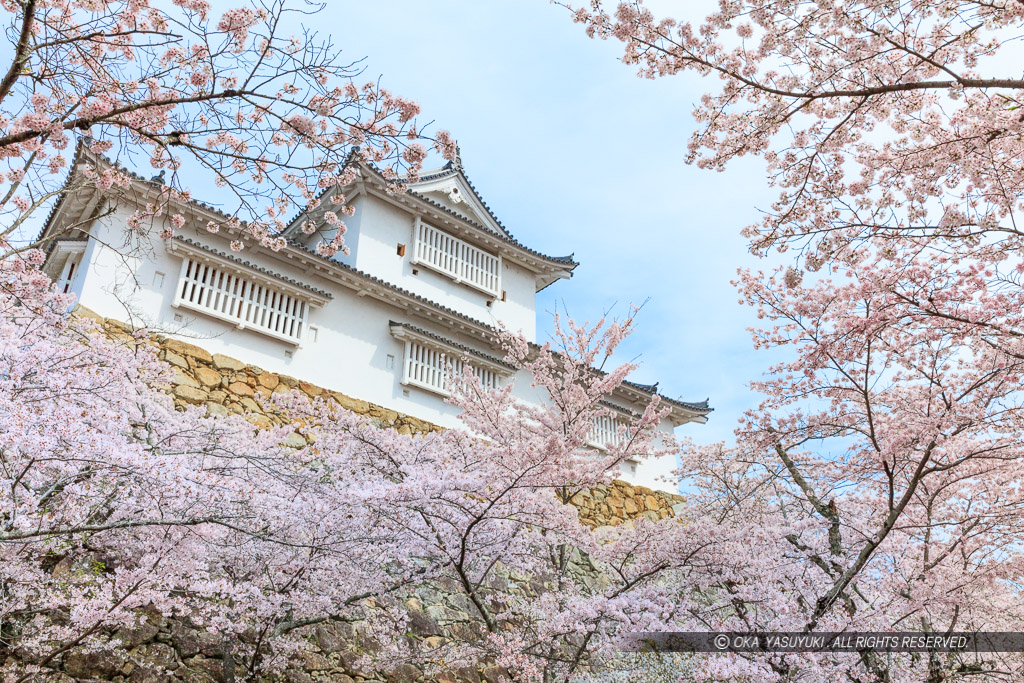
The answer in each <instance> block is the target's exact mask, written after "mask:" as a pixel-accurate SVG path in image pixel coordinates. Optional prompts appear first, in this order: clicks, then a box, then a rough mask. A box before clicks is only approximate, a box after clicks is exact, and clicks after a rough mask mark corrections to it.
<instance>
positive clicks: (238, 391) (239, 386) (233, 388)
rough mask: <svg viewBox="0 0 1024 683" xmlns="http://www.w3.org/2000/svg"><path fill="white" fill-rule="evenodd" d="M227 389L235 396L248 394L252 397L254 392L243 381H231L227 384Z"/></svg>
mask: <svg viewBox="0 0 1024 683" xmlns="http://www.w3.org/2000/svg"><path fill="white" fill-rule="evenodd" d="M228 391H230V392H231V393H232V394H235V395H236V396H248V397H249V398H252V397H253V396H255V395H256V394H255V393H254V392H253V390H252V387H250V386H249V385H248V384H245V383H243V382H232V383H231V384H229V385H228Z"/></svg>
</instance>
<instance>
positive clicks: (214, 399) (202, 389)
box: [0, 309, 682, 683]
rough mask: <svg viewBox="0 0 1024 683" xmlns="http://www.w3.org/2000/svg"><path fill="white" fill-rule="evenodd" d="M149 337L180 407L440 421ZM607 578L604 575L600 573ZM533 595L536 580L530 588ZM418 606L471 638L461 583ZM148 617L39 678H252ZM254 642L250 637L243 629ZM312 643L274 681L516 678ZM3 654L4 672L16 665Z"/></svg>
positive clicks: (175, 621) (629, 515)
mask: <svg viewBox="0 0 1024 683" xmlns="http://www.w3.org/2000/svg"><path fill="white" fill-rule="evenodd" d="M79 313H80V314H81V315H86V316H89V317H93V318H96V319H97V320H99V322H100V324H101V325H102V326H103V328H104V330H105V331H106V332H107V333H108V334H109V335H110V336H111V337H114V338H119V339H124V340H126V341H127V340H131V343H133V344H134V343H135V341H134V338H133V337H132V334H131V332H132V330H131V328H129V327H128V326H126V325H124V324H123V323H120V322H117V321H114V320H109V319H102V318H99V317H98V316H95V315H94V314H91V312H89V311H87V310H81V309H80V310H79ZM148 343H152V344H153V345H154V346H156V347H157V349H158V351H159V354H160V358H161V359H162V360H164V361H166V362H167V363H168V364H170V365H171V367H172V368H173V372H174V376H173V380H172V382H171V384H169V385H168V386H167V387H166V390H167V391H168V392H169V393H170V394H171V395H172V396H173V397H174V401H175V403H176V404H177V405H179V406H184V405H186V404H192V405H204V406H206V409H207V411H208V412H209V413H210V414H214V415H227V414H229V413H236V414H239V415H243V416H244V417H245V419H247V420H249V421H250V422H252V423H253V424H254V425H256V426H257V427H269V426H271V425H283V424H287V423H288V417H287V415H284V414H282V413H280V412H279V411H277V410H276V409H275V408H274V407H273V406H272V405H270V402H269V401H266V399H267V398H268V397H270V396H272V395H273V394H274V393H277V392H283V391H287V390H291V389H295V390H298V391H301V392H303V393H304V394H306V395H307V396H309V397H311V398H315V397H323V398H329V399H330V400H333V401H336V402H337V403H338V404H339V405H341V406H342V407H344V408H346V409H348V410H352V411H354V412H356V413H358V414H361V415H369V416H371V417H372V418H373V419H374V420H375V421H377V422H378V423H379V424H380V425H382V426H385V425H386V426H389V427H392V428H395V429H397V430H398V431H400V432H401V433H403V434H423V433H427V432H431V431H439V430H440V429H441V427H438V426H437V425H434V424H431V423H429V422H426V421H423V420H419V419H417V418H415V417H412V416H410V415H404V414H402V413H398V412H396V411H393V410H389V409H387V408H384V407H383V406H378V405H375V404H372V403H368V402H366V401H362V400H359V399H356V398H352V397H350V396H346V395H344V394H340V393H338V392H333V391H329V390H327V389H324V388H322V387H318V386H315V385H313V384H310V383H308V382H303V381H300V380H297V379H295V378H293V377H288V376H286V375H280V374H276V373H273V372H268V371H266V370H263V369H261V368H259V367H256V366H253V365H249V364H246V363H245V362H243V361H241V360H238V359H235V358H230V357H227V356H222V355H218V354H210V353H208V352H207V351H206V350H204V349H203V348H201V347H199V346H197V345H195V344H190V343H186V342H182V341H179V340H173V339H168V338H166V337H160V336H153V337H151V338H150V340H149V342H148ZM290 438H292V439H294V440H295V443H294V445H295V446H297V447H299V446H302V445H304V444H305V443H306V442H305V439H304V438H303V437H302V436H301V435H299V434H298V433H297V432H296V433H293V434H292V437H290ZM681 502H682V498H681V497H680V496H675V495H671V494H666V493H662V492H658V491H653V490H651V489H647V488H644V487H640V486H632V485H630V484H627V483H626V482H622V481H614V482H611V483H610V484H608V485H601V486H598V487H596V488H594V489H591V490H589V491H582V492H580V493H577V494H576V495H575V496H574V497H573V499H572V501H571V503H572V504H573V505H574V506H575V507H576V508H577V509H578V510H579V514H580V517H581V519H582V520H583V521H584V522H585V523H587V524H589V525H590V526H592V527H599V526H604V525H614V524H622V523H625V522H627V521H628V520H631V519H636V518H639V517H644V518H646V519H650V520H659V519H665V518H668V517H672V516H673V514H674V511H673V507H674V506H676V505H679V504H680V503H681ZM78 561H85V560H84V559H83V558H78V559H77V560H76V559H75V558H70V557H69V558H66V559H65V560H62V561H61V562H60V563H59V564H58V565H57V567H56V568H55V569H54V572H55V573H59V572H71V571H75V570H76V565H75V562H78ZM598 580H599V579H598ZM523 591H524V593H523V594H524V596H525V597H527V598H529V597H530V595H531V587H530V586H529V583H525V584H524V586H523ZM404 609H406V610H407V611H408V613H409V637H410V638H412V639H413V640H414V641H415V642H419V643H422V646H423V647H425V648H428V649H433V648H434V647H436V646H437V645H439V644H441V643H444V642H445V639H446V638H452V637H454V638H472V637H473V636H474V634H475V633H476V632H477V631H479V623H478V622H477V621H476V619H475V618H474V617H473V616H472V615H473V614H475V612H474V608H473V606H472V604H470V603H469V601H468V599H466V598H465V597H464V596H462V595H461V594H460V592H459V590H458V587H457V586H454V585H453V586H438V587H437V589H436V590H427V589H425V588H423V587H420V588H417V589H415V591H414V593H413V594H412V595H409V596H407V597H406V598H405V599H404ZM143 616H144V618H140V623H139V625H138V626H137V627H136V628H133V629H122V630H120V631H117V632H111V633H107V634H105V635H104V637H105V638H110V639H115V638H116V639H117V644H116V645H115V646H113V647H111V648H110V649H108V650H102V651H95V650H86V649H84V648H72V649H71V650H69V651H68V652H66V653H64V654H63V655H62V656H61V658H60V659H59V662H58V663H57V666H56V667H55V669H56V670H54V671H53V673H51V674H48V675H46V676H43V677H41V678H37V680H45V681H50V682H53V683H71V682H72V681H114V682H117V683H234V682H235V681H237V680H242V679H244V678H245V673H246V672H245V670H244V665H245V663H244V662H242V661H240V660H238V658H237V657H236V656H233V655H232V653H231V649H232V648H231V645H230V643H229V642H225V641H222V639H221V638H219V637H218V636H216V635H214V634H211V633H208V632H205V631H203V630H200V629H197V628H194V627H193V625H192V624H191V623H190V622H189V621H188V620H187V619H184V618H168V617H164V616H162V615H161V614H160V613H159V612H158V611H156V610H148V611H147V612H146V613H145V614H144V615H142V614H140V617H143ZM242 641H243V642H248V641H245V637H244V635H243V636H242ZM309 643H310V649H309V650H308V651H305V652H302V653H301V654H300V655H298V656H297V657H296V658H295V659H294V660H291V661H290V662H289V664H288V666H287V668H286V669H285V671H284V672H282V673H281V674H280V675H279V676H274V677H272V678H271V679H270V680H274V681H278V682H280V681H284V682H287V683H313V682H314V681H315V682H321V681H323V682H326V681H333V682H335V683H357V682H366V683H370V682H373V683H395V682H398V681H416V682H421V683H457V682H459V681H465V682H468V683H499V682H504V681H509V677H508V675H507V673H506V672H505V671H504V670H503V669H501V668H499V667H497V666H493V665H491V664H489V663H487V662H481V663H479V664H478V665H477V666H472V667H464V668H459V669H456V670H451V671H448V672H444V673H441V674H437V675H434V676H430V677H426V676H424V674H423V672H422V670H420V669H419V668H417V667H416V666H413V665H411V664H397V665H395V666H394V668H393V669H391V670H387V671H364V670H361V669H360V667H359V651H360V648H365V647H367V644H366V643H362V644H360V638H359V637H358V635H357V634H356V633H355V632H354V631H353V627H352V626H351V625H349V624H344V623H334V622H326V623H323V624H320V625H317V626H315V627H311V629H310V631H309ZM112 645H113V643H112ZM8 654H9V655H11V659H10V660H9V661H8V662H5V661H4V657H3V656H2V654H0V670H2V669H4V668H6V667H7V666H9V665H10V664H11V663H12V662H13V660H14V659H15V658H16V656H15V655H14V654H13V653H8Z"/></svg>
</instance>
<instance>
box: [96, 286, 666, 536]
mask: <svg viewBox="0 0 1024 683" xmlns="http://www.w3.org/2000/svg"><path fill="white" fill-rule="evenodd" d="M77 312H79V314H80V315H83V316H86V317H90V318H93V319H94V320H97V321H98V322H100V324H101V325H102V326H103V328H104V329H105V330H106V331H107V333H108V334H110V335H111V336H112V337H115V338H122V339H126V340H128V339H132V334H131V333H132V328H131V327H129V326H128V325H125V324H124V323H122V322H119V321H116V320H112V319H110V318H102V317H100V316H98V315H96V314H95V313H93V312H92V311H89V310H88V309H86V308H84V307H81V306H80V307H79V308H78V309H77ZM152 342H153V343H154V344H155V345H156V346H157V347H158V349H159V353H160V358H161V360H164V361H166V362H167V363H168V364H170V365H171V367H172V369H173V371H174V377H173V379H172V380H171V384H170V386H168V387H167V390H168V391H169V392H170V393H171V394H172V395H173V396H174V402H175V403H176V404H177V405H179V406H183V405H185V404H193V405H205V406H206V409H207V411H208V413H210V414H213V415H227V414H228V413H237V414H239V415H243V416H244V417H245V419H247V420H249V421H250V422H252V423H253V424H254V425H256V426H257V427H269V426H278V425H282V424H286V423H287V422H288V417H287V415H283V414H282V413H280V412H279V411H278V410H276V409H275V408H274V407H273V405H272V404H271V403H270V402H269V401H266V400H265V399H267V398H269V397H270V396H272V395H273V394H274V393H277V392H283V391H290V390H293V389H294V390H298V391H301V392H302V393H304V394H305V395H306V396H309V397H310V398H316V397H321V398H327V399H329V400H331V401H335V402H337V403H338V404H339V405H340V406H341V407H342V408H345V409H347V410H351V411H352V412H354V413H357V414H359V415H369V416H370V417H371V418H373V419H374V421H375V422H377V423H378V424H379V425H380V426H387V427H393V428H394V429H397V430H398V431H399V433H401V434H425V433H427V432H433V431H440V430H441V429H442V427H439V426H437V425H435V424H432V423H430V422H427V421H425V420H420V419H418V418H415V417H413V416H411V415H405V414H404V413H399V412H397V411H394V410H390V409H388V408H385V407H383V406H379V405H377V404H375V403H369V402H367V401H363V400H360V399H358V398H353V397H351V396H346V395H345V394H342V393H339V392H337V391H330V390H329V389H324V388H323V387H319V386H316V385H315V384H310V383H309V382H303V381H301V380H298V379H295V378H294V377H289V376H288V375H280V374H277V373H274V372H269V371H267V370H263V369H262V368H260V367H257V366H255V365H249V364H247V363H245V362H244V361H241V360H238V359H236V358H231V357H229V356H222V355H220V354H216V353H215V354H211V353H209V352H207V351H206V350H205V349H203V348H201V347H199V346H197V345H195V344H190V343H188V342H183V341H179V340H177V339H169V338H167V337H163V336H160V335H154V336H153V337H152ZM289 438H290V439H291V440H293V441H294V444H293V445H295V446H302V445H304V444H305V440H304V438H303V437H302V436H301V435H300V434H298V433H297V432H296V433H293V434H292V436H291V437H289ZM682 501H683V498H682V497H681V496H678V495H673V494H670V493H664V492H662V491H654V490H653V489H649V488H645V487H643V486H632V485H630V484H628V483H626V482H624V481H613V482H612V483H611V484H609V485H601V486H598V487H596V488H594V489H592V490H590V491H581V492H580V493H577V494H576V495H575V496H574V497H573V499H572V501H571V502H572V504H573V505H574V506H575V507H576V508H577V509H578V510H579V513H580V518H581V519H582V520H583V521H584V522H585V523H587V524H588V525H590V526H592V527H598V526H607V525H615V524H622V523H623V522H625V521H628V520H631V519H637V518H639V517H645V518H647V519H650V520H655V521H656V520H659V519H665V518H668V517H671V516H673V506H675V505H679V504H680V503H682Z"/></svg>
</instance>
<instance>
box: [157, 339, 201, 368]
mask: <svg viewBox="0 0 1024 683" xmlns="http://www.w3.org/2000/svg"><path fill="white" fill-rule="evenodd" d="M164 348H165V349H166V350H168V351H173V352H174V353H177V354H180V355H182V356H192V357H193V358H195V359H196V360H198V361H202V362H204V363H212V362H213V356H211V355H210V354H209V352H208V351H206V349H201V348H199V347H198V346H196V345H195V344H189V343H188V342H183V341H180V340H178V339H168V340H167V341H165V342H164Z"/></svg>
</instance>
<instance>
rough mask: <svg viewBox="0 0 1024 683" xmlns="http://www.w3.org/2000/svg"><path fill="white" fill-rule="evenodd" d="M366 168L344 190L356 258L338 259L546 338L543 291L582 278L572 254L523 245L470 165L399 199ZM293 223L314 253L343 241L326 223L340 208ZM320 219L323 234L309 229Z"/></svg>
mask: <svg viewBox="0 0 1024 683" xmlns="http://www.w3.org/2000/svg"><path fill="white" fill-rule="evenodd" d="M355 163H357V164H358V169H357V174H356V179H355V180H354V181H353V182H352V183H351V184H350V185H348V186H346V187H343V188H339V189H338V190H336V191H338V192H341V193H343V194H344V197H345V201H346V203H347V204H348V205H349V206H350V207H352V209H353V210H354V213H353V215H352V216H350V217H347V218H345V219H344V221H345V225H346V233H345V235H344V239H345V245H346V247H347V249H348V252H347V253H341V252H339V253H338V254H337V255H336V256H334V258H335V259H336V260H338V261H339V262H341V263H344V264H345V265H348V266H351V267H353V268H356V269H358V270H360V271H362V272H364V273H367V274H369V275H371V276H373V277H376V278H379V279H381V280H383V281H385V282H388V283H391V284H394V285H396V286H398V287H401V288H403V289H406V290H408V291H410V292H415V293H416V294H418V295H420V296H422V297H424V298H427V299H430V300H431V301H434V302H436V303H438V304H440V305H442V306H445V307H447V308H451V309H453V310H455V311H458V312H459V313H461V314H463V315H466V316H469V317H471V318H474V319H477V320H480V321H482V322H485V323H487V324H489V325H493V326H495V327H505V328H507V329H508V330H510V331H512V332H518V333H522V334H523V335H524V336H526V337H527V338H528V339H535V338H536V297H537V292H539V291H540V290H542V289H544V288H545V287H547V286H549V285H551V284H552V283H554V282H556V281H558V280H560V279H563V278H569V277H571V276H572V271H573V269H574V268H575V267H576V266H577V264H576V262H575V261H573V258H572V256H571V255H570V256H564V257H553V256H547V255H545V254H543V253H540V252H538V251H535V250H533V249H530V248H528V247H526V246H525V245H523V244H522V243H520V242H519V241H518V240H516V239H515V238H514V237H513V236H512V234H511V233H510V232H509V230H508V229H507V228H505V226H503V225H502V224H501V222H500V221H499V220H498V219H497V217H496V216H495V215H494V213H493V212H492V211H491V210H490V209H489V208H488V206H487V204H486V203H485V202H484V201H483V199H482V198H481V197H480V195H479V194H478V193H477V191H476V189H475V188H474V186H473V184H472V183H471V182H470V181H469V178H468V177H467V176H466V174H465V172H464V170H463V168H462V164H461V161H460V160H458V159H456V161H455V162H452V163H449V164H447V165H446V166H445V167H443V168H441V169H437V170H435V171H430V172H427V173H424V174H423V175H421V176H420V177H419V178H418V179H416V181H415V182H409V183H407V189H406V190H405V191H404V192H400V193H395V192H394V191H393V188H392V187H390V184H389V182H388V181H387V179H386V178H385V177H384V176H383V174H381V173H380V172H379V171H378V170H377V169H376V168H375V167H373V166H372V165H370V164H366V163H359V162H355ZM327 199H328V198H324V201H322V202H321V206H322V207H323V208H321V209H320V210H319V211H318V212H314V213H312V214H305V215H303V216H301V217H299V218H298V219H296V221H295V222H294V223H293V224H292V226H291V228H290V230H289V238H290V239H291V240H293V241H295V242H297V243H299V244H301V245H302V246H304V247H306V248H308V249H312V248H314V247H315V245H316V243H317V242H318V241H320V240H323V239H325V238H327V239H330V238H331V237H333V230H332V229H331V228H329V227H320V226H325V223H324V221H323V220H322V214H323V212H324V211H327V210H330V207H331V206H332V204H331V202H329V201H326V200H327ZM309 220H312V221H313V222H314V223H316V224H317V225H318V227H319V229H318V230H317V232H315V233H314V234H310V235H305V234H303V232H302V231H301V229H299V228H300V226H301V224H302V223H303V222H306V221H309Z"/></svg>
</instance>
